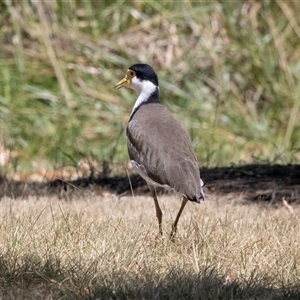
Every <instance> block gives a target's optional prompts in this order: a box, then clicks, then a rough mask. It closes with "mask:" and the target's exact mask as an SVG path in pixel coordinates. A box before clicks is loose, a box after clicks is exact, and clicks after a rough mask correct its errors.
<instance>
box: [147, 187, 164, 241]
mask: <svg viewBox="0 0 300 300" xmlns="http://www.w3.org/2000/svg"><path fill="white" fill-rule="evenodd" d="M149 189H150V191H151V194H152V197H153V200H154V204H155V210H156V217H157V220H158V228H159V233H160V235H162V234H163V232H162V211H161V209H160V207H159V204H158V200H157V196H156V191H155V187H154V186H149Z"/></svg>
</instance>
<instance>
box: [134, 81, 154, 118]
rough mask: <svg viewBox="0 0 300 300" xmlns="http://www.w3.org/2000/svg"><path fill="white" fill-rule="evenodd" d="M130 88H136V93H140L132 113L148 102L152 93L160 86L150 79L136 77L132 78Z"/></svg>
mask: <svg viewBox="0 0 300 300" xmlns="http://www.w3.org/2000/svg"><path fill="white" fill-rule="evenodd" d="M129 88H131V89H133V90H135V91H136V93H137V94H138V98H137V99H136V101H135V104H134V106H133V109H132V111H131V115H132V114H133V112H134V111H135V110H136V109H137V108H138V107H139V106H141V105H142V104H143V103H145V102H147V100H148V99H149V97H150V96H151V94H153V93H154V92H155V91H156V89H158V87H157V86H156V85H155V84H153V83H152V82H151V81H149V80H143V81H141V80H139V79H137V78H136V77H133V78H132V80H131V84H130V86H129ZM131 115H130V116H131Z"/></svg>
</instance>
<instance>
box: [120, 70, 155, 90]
mask: <svg viewBox="0 0 300 300" xmlns="http://www.w3.org/2000/svg"><path fill="white" fill-rule="evenodd" d="M124 86H125V87H128V88H131V89H133V90H135V91H136V92H137V93H138V94H140V93H141V92H142V91H143V90H146V89H148V87H149V86H152V87H153V86H154V87H156V88H158V78H157V75H156V73H155V71H154V70H153V68H152V67H150V66H149V65H147V64H135V65H132V66H131V67H130V68H129V69H128V70H127V73H126V76H125V77H124V78H123V79H122V80H121V81H119V82H118V83H117V84H116V85H115V88H116V89H120V88H122V87H124Z"/></svg>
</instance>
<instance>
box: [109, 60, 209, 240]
mask: <svg viewBox="0 0 300 300" xmlns="http://www.w3.org/2000/svg"><path fill="white" fill-rule="evenodd" d="M122 87H127V88H130V89H132V90H134V91H135V92H136V93H137V95H138V98H137V100H136V102H135V104H134V106H133V108H132V111H131V114H130V117H129V120H128V123H127V128H126V141H127V149H128V154H129V158H130V161H131V164H132V165H133V167H134V169H136V171H137V173H138V174H140V176H141V177H142V178H143V179H144V180H145V181H146V182H147V184H148V187H149V190H150V192H151V195H152V197H153V200H154V204H155V210H156V217H157V220H158V226H159V234H160V235H163V230H162V216H163V214H162V210H161V208H160V206H159V202H158V199H157V194H156V187H163V188H166V189H171V190H175V191H176V192H178V193H180V194H181V195H182V202H181V206H180V209H179V211H178V213H177V216H176V218H175V221H174V223H173V225H172V229H171V233H170V237H171V238H172V239H173V238H174V237H175V235H176V232H177V224H178V221H179V218H180V216H181V213H182V211H183V209H184V207H185V205H186V204H187V202H188V201H192V202H197V203H201V202H202V201H204V193H203V189H202V186H203V181H202V179H201V178H200V169H199V165H198V161H197V158H196V155H195V152H194V150H193V145H192V141H191V138H190V136H189V134H188V132H187V130H186V129H185V128H184V127H183V126H182V125H181V123H180V122H179V121H177V120H176V119H175V117H174V116H173V114H172V113H171V112H170V111H169V110H168V109H167V108H166V107H165V106H164V105H163V104H162V103H161V102H160V98H159V85H158V77H157V74H156V73H155V71H154V69H153V68H152V67H151V66H150V65H148V64H142V63H138V64H134V65H132V66H131V67H129V69H128V70H127V72H126V75H125V77H124V78H123V79H122V80H120V81H119V82H118V83H117V84H116V85H115V88H116V89H121V88H122Z"/></svg>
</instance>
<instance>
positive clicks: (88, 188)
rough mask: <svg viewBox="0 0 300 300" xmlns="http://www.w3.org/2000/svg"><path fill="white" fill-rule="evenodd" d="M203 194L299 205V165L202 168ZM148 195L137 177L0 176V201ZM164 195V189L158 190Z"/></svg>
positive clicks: (105, 175) (99, 175)
mask: <svg viewBox="0 0 300 300" xmlns="http://www.w3.org/2000/svg"><path fill="white" fill-rule="evenodd" d="M201 177H202V179H203V180H204V182H205V193H206V194H209V193H216V194H228V193H233V194H237V195H239V196H240V195H242V197H243V198H244V199H246V200H249V201H259V202H260V201H265V202H270V203H277V202H278V201H280V202H281V201H282V199H283V198H285V200H286V201H287V202H288V203H297V204H298V203H300V165H261V164H255V165H254V164H252V165H243V166H231V167H217V168H205V167H203V168H201ZM131 189H133V192H134V194H135V195H142V194H148V193H149V191H148V187H147V185H146V183H145V181H144V180H143V179H142V178H141V177H140V176H139V175H137V174H132V175H130V176H128V175H127V174H125V175H116V176H112V175H109V174H106V173H103V172H100V173H96V172H92V171H91V173H90V175H89V176H88V177H83V178H79V179H77V180H71V181H63V180H60V179H55V180H52V181H45V182H21V181H14V180H8V179H7V178H6V177H5V176H2V177H0V199H1V198H2V197H4V196H6V197H12V198H21V197H22V198H26V197H29V196H36V197H41V196H58V197H60V198H68V199H69V198H70V197H71V198H72V196H75V195H85V193H86V192H92V193H93V194H94V193H99V194H101V193H103V192H111V193H114V194H116V195H130V194H131V193H132V190H131ZM159 192H160V193H163V190H160V191H159Z"/></svg>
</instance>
